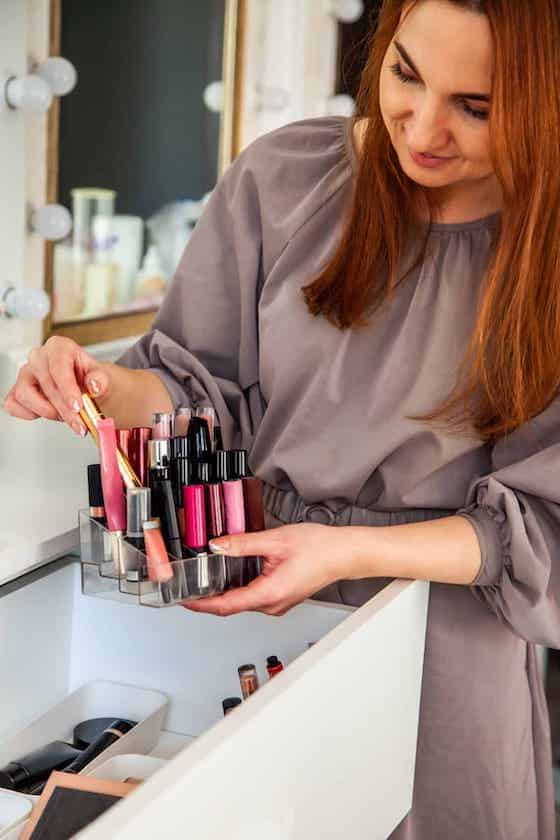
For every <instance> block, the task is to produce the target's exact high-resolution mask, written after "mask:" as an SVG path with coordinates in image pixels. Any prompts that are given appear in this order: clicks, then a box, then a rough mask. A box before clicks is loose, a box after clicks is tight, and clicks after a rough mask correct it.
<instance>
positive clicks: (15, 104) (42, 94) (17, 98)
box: [5, 76, 53, 113]
mask: <svg viewBox="0 0 560 840" xmlns="http://www.w3.org/2000/svg"><path fill="white" fill-rule="evenodd" d="M5 97H6V102H7V103H8V105H9V106H10V108H23V110H24V111H36V112H38V113H40V112H42V111H48V110H49V108H50V105H51V102H52V98H53V96H52V91H51V89H50V87H49V85H48V84H47V83H46V82H45V80H44V79H41V78H40V77H39V76H21V77H19V78H16V77H13V78H11V79H8V81H7V82H6V87H5Z"/></svg>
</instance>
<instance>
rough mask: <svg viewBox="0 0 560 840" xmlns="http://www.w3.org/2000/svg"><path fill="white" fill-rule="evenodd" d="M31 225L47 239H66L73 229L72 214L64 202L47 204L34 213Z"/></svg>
mask: <svg viewBox="0 0 560 840" xmlns="http://www.w3.org/2000/svg"><path fill="white" fill-rule="evenodd" d="M31 227H32V228H33V230H35V231H37V233H39V234H40V235H41V236H43V237H44V238H45V239H49V240H53V241H55V240H57V239H64V238H65V237H66V236H68V234H69V233H70V231H71V230H72V215H71V213H70V211H69V210H67V209H66V207H63V206H62V204H45V206H44V207H40V208H39V210H35V212H34V213H33V214H32V216H31Z"/></svg>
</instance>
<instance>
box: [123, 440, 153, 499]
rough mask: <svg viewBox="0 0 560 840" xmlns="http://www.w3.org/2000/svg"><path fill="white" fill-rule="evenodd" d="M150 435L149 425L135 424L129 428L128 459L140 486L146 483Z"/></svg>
mask: <svg viewBox="0 0 560 840" xmlns="http://www.w3.org/2000/svg"><path fill="white" fill-rule="evenodd" d="M151 436H152V430H151V428H150V427H149V426H135V427H134V428H133V429H131V430H130V439H129V442H128V453H129V455H128V459H129V461H130V464H131V466H132V469H133V470H134V472H135V473H136V475H137V476H138V478H139V479H140V481H141V483H142V486H146V484H147V483H148V441H149V440H150V438H151Z"/></svg>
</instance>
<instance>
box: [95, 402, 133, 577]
mask: <svg viewBox="0 0 560 840" xmlns="http://www.w3.org/2000/svg"><path fill="white" fill-rule="evenodd" d="M97 435H98V445H99V460H100V467H101V486H102V488H103V500H104V502H105V513H106V516H107V526H108V529H109V531H110V532H111V534H112V536H113V540H112V541H111V558H112V560H113V562H114V563H115V565H116V567H117V568H118V569H119V570H121V569H120V567H121V562H120V561H121V557H120V550H119V542H118V537H122V536H123V535H124V532H125V530H126V507H125V498H124V488H123V480H122V478H121V474H120V471H119V464H118V460H117V435H116V432H115V423H114V421H113V419H112V418H110V417H109V418H101V419H99V420H98V422H97Z"/></svg>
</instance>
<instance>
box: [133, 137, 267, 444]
mask: <svg viewBox="0 0 560 840" xmlns="http://www.w3.org/2000/svg"><path fill="white" fill-rule="evenodd" d="M251 154H253V153H252V152H250V153H249V154H243V155H241V156H240V157H239V158H238V159H237V160H236V161H235V162H234V163H233V164H232V165H231V166H230V168H229V169H228V171H227V172H226V174H225V175H224V176H223V178H222V179H221V180H220V182H219V183H218V185H217V186H216V188H215V189H214V191H213V192H212V195H211V197H210V199H209V201H208V203H207V205H206V207H205V209H204V212H203V214H202V216H201V218H200V219H199V221H198V223H197V225H196V227H195V229H194V231H193V234H192V236H191V238H190V239H189V241H188V243H187V246H186V249H185V251H184V253H183V256H182V258H181V261H180V263H179V266H178V268H177V271H176V274H175V276H174V278H173V280H172V282H171V283H170V287H169V290H168V293H167V295H166V297H165V299H164V301H163V304H162V306H161V308H160V310H159V312H158V314H157V316H156V318H155V320H154V323H153V327H152V330H151V331H150V332H148V333H147V334H146V335H144V336H143V337H142V338H141V339H140V340H139V341H138V342H137V343H136V344H135V345H134V346H133V347H132V348H131V349H130V350H128V351H127V352H126V353H124V355H123V356H121V357H120V358H119V360H118V363H119V364H121V365H123V366H125V367H131V368H146V369H149V370H151V371H153V372H154V373H156V374H157V375H158V376H159V377H160V378H161V380H162V381H163V383H164V384H165V385H166V387H167V390H168V391H169V393H170V395H171V399H172V401H173V404H174V406H175V408H177V407H178V406H180V405H185V406H193V405H194V406H196V405H200V404H203V405H213V406H214V408H215V409H216V411H217V414H218V417H219V418H220V423H221V426H222V433H223V436H224V441H225V443H226V445H228V446H240V447H244V448H248V447H249V446H250V443H251V440H252V437H253V434H254V430H255V429H256V426H257V425H258V423H259V422H260V419H261V417H262V404H261V397H260V389H259V387H258V378H259V377H258V331H257V304H258V290H259V287H260V285H261V281H262V271H263V267H262V260H261V252H262V236H261V220H260V210H259V202H258V192H257V188H256V184H255V177H254V171H253V168H252V166H251V163H250V158H251Z"/></svg>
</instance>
